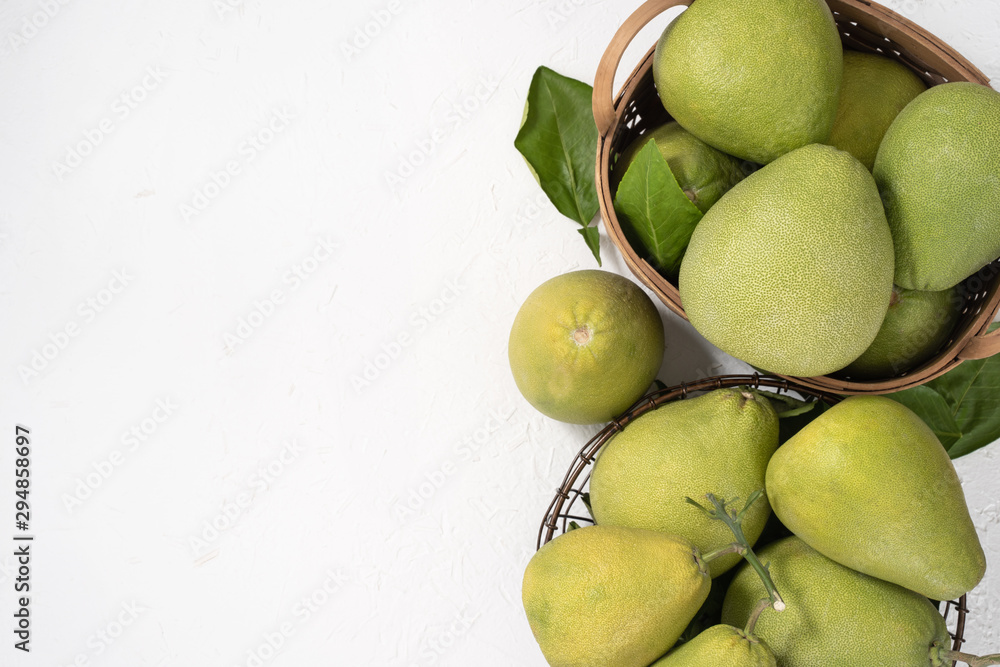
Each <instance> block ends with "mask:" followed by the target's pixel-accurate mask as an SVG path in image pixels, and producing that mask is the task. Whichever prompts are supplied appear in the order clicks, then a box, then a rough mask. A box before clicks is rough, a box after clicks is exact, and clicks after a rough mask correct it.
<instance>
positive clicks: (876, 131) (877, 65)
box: [826, 51, 927, 171]
mask: <svg viewBox="0 0 1000 667" xmlns="http://www.w3.org/2000/svg"><path fill="white" fill-rule="evenodd" d="M925 90H927V84H925V83H924V82H923V80H922V79H921V78H920V77H918V76H917V75H916V74H914V73H913V71H912V70H911V69H910V68H908V67H906V66H905V65H903V64H902V63H899V62H896V61H895V60H891V59H889V58H886V57H885V56H880V55H878V54H875V53H859V52H857V51H844V78H843V81H842V82H841V84H840V103H839V104H838V106H837V118H836V120H835V121H834V123H833V131H832V132H831V133H830V140H829V141H827V142H826V143H828V144H830V145H831V146H833V147H835V148H839V149H840V150H842V151H847V152H848V153H850V154H851V155H853V156H854V157H856V158H857V159H858V161H860V162H861V164H863V165H865V167H867V168H868V170H869V171H870V170H871V169H872V168H873V167H874V166H875V154H876V153H878V147H879V144H880V143H882V137H883V136H885V132H886V130H888V129H889V126H890V125H892V121H893V120H895V118H896V116H898V115H899V112H900V111H902V110H903V108H904V107H905V106H906V105H907V104H909V103H910V101H911V100H912V99H913V98H914V97H916V96H917V95H919V94H920V93H922V92H924V91H925Z"/></svg>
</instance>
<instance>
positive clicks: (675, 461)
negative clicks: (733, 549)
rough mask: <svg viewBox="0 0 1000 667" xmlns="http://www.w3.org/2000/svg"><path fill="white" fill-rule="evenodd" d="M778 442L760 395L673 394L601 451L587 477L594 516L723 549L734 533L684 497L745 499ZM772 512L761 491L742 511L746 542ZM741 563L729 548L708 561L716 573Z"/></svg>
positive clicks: (735, 391) (760, 481)
mask: <svg viewBox="0 0 1000 667" xmlns="http://www.w3.org/2000/svg"><path fill="white" fill-rule="evenodd" d="M777 448H778V416H777V414H776V413H775V411H774V408H773V407H771V404H770V403H769V402H768V400H767V399H766V398H764V397H763V396H761V395H760V394H756V393H753V392H752V391H750V390H747V389H744V388H742V387H740V388H735V387H734V388H731V389H717V390H715V391H713V392H710V393H708V394H704V395H702V396H698V397H697V398H688V399H685V400H682V401H671V402H670V403H667V404H665V405H663V406H661V407H659V408H657V409H656V410H653V411H652V412H647V413H646V414H644V415H642V416H641V417H639V418H638V419H636V420H635V421H633V422H631V423H630V424H629V425H628V426H626V427H625V430H623V431H622V432H621V433H618V434H617V435H615V436H614V438H612V439H611V442H609V443H608V444H607V445H605V446H604V449H603V450H601V454H600V457H599V458H598V459H597V463H596V464H595V466H594V471H593V474H592V475H591V478H590V505H591V509H592V510H593V512H594V519H595V520H596V521H597V523H598V524H604V525H616V526H629V527H633V528H646V529H648V530H659V531H663V532H665V533H670V534H674V535H680V536H681V537H684V538H686V539H688V540H691V542H692V543H694V545H695V546H696V547H698V549H699V550H701V552H702V553H709V552H711V551H714V550H716V549H721V548H723V547H725V546H727V545H729V544H732V542H733V534H732V532H731V531H730V530H729V528H727V527H726V525H725V524H724V523H722V522H721V521H715V520H712V519H710V518H709V517H707V516H705V513H704V512H702V511H701V510H699V509H698V508H697V507H694V506H692V505H690V504H688V502H687V501H686V500H685V498H688V497H690V498H693V499H694V500H696V501H698V502H700V503H701V504H702V505H705V506H709V507H710V506H711V504H710V503H709V502H708V501H707V500H706V499H705V494H708V493H712V494H715V496H716V497H718V498H725V499H726V500H732V499H734V498H737V497H739V498H743V499H746V498H748V497H749V496H750V494H752V493H753V492H754V491H757V490H758V489H763V488H764V473H765V471H766V470H767V462H768V460H769V459H770V458H771V455H772V454H774V450H775V449H777ZM741 507H742V505H741ZM770 515H771V509H770V506H769V505H768V504H767V497H766V496H761V497H760V498H759V499H758V500H757V502H755V503H754V504H753V506H752V507H751V508H750V510H749V511H748V512H747V514H746V516H745V517H744V519H743V532H744V534H745V535H746V538H747V540H748V541H749V543H750V545H751V546H752V545H753V544H754V542H756V541H757V538H758V537H760V534H761V531H763V530H764V524H766V523H767V519H768V517H769V516H770ZM739 562H740V556H739V555H737V554H729V555H726V556H722V557H720V558H717V559H715V560H713V561H712V562H711V563H710V564H709V568H710V570H711V572H712V576H713V577H717V576H719V575H720V574H722V573H723V572H726V571H727V570H729V569H731V568H732V567H733V566H734V565H736V564H737V563H739Z"/></svg>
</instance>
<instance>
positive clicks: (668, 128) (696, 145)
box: [613, 121, 756, 213]
mask: <svg viewBox="0 0 1000 667" xmlns="http://www.w3.org/2000/svg"><path fill="white" fill-rule="evenodd" d="M650 141H652V142H654V143H655V144H656V147H657V148H658V149H659V150H660V154H661V155H663V159H665V160H666V161H667V164H668V165H670V171H671V172H672V173H673V175H674V178H676V179H677V185H679V186H680V187H681V190H683V191H684V194H686V195H687V197H688V199H690V200H691V201H692V203H694V205H695V206H697V207H698V210H700V211H701V212H702V213H704V212H706V211H708V209H710V208H712V205H713V204H715V202H717V201H719V198H720V197H722V195H724V194H726V192H728V191H729V189H730V188H731V187H733V186H734V185H736V184H737V183H739V182H740V181H742V180H743V178H744V177H746V175H747V174H749V173H750V172H751V171H752V170H753V168H754V167H755V166H756V165H753V164H751V163H748V162H746V161H744V160H740V159H738V158H735V157H733V156H732V155H726V154H725V153H723V152H722V151H719V150H716V149H714V148H712V147H711V146H709V145H708V144H706V143H705V142H704V141H702V140H701V139H699V138H698V137H696V136H694V135H693V134H691V133H690V132H688V131H687V130H685V129H684V128H683V127H681V126H680V123H677V122H676V121H672V122H669V123H666V124H665V125H661V126H660V127H658V128H656V129H655V130H653V131H652V132H648V133H646V134H644V135H642V136H641V137H639V138H638V139H636V140H635V141H633V142H632V143H631V144H629V146H628V148H626V149H625V152H623V153H622V154H621V156H620V157H619V158H618V162H617V163H616V164H615V169H614V175H613V178H614V183H615V187H616V188H617V184H618V182H619V181H620V180H621V177H622V176H623V175H624V174H625V172H626V171H627V170H628V166H629V165H630V164H631V163H632V158H634V157H635V156H636V154H637V153H638V152H639V151H640V150H642V147H643V146H645V145H646V144H647V143H648V142H650Z"/></svg>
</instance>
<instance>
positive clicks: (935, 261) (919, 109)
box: [699, 0, 1000, 291]
mask: <svg viewBox="0 0 1000 667" xmlns="http://www.w3.org/2000/svg"><path fill="white" fill-rule="evenodd" d="M699 1H700V0H699ZM872 174H873V175H874V176H875V181H876V182H877V183H878V187H879V192H880V193H881V194H882V199H883V200H884V201H885V212H886V217H887V218H888V220H889V226H890V228H891V229H892V240H893V243H894V245H895V249H896V284H897V285H899V286H900V287H906V288H907V289H917V290H927V291H938V290H944V289H948V288H949V287H953V286H955V285H957V284H958V283H960V282H961V281H962V280H963V279H965V278H966V277H968V276H970V275H972V274H973V273H975V272H976V271H977V270H978V269H980V268H982V267H983V266H985V265H986V264H988V263H990V262H992V261H993V260H994V259H996V258H997V257H998V256H1000V93H998V92H996V91H995V90H993V89H992V88H989V87H987V86H982V85H979V84H977V83H968V82H964V81H963V82H955V83H945V84H942V85H940V86H934V87H933V88H931V89H929V90H928V91H926V92H924V93H921V94H920V95H919V96H917V98H916V99H914V100H913V101H912V102H910V103H909V104H908V105H907V106H906V108H905V109H903V111H902V112H900V114H899V116H897V117H896V120H894V121H893V123H892V125H891V126H890V127H889V131H888V132H886V134H885V138H884V139H883V140H882V145H881V146H879V149H878V155H877V156H876V158H875V168H874V170H873V172H872Z"/></svg>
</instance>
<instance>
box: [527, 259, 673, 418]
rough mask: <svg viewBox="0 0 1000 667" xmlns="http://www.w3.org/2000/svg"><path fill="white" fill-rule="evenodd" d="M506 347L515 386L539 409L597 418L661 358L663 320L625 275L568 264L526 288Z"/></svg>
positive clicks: (644, 384) (630, 396)
mask: <svg viewBox="0 0 1000 667" xmlns="http://www.w3.org/2000/svg"><path fill="white" fill-rule="evenodd" d="M507 352H508V357H509V360H510V370H511V372H512V373H513V374H514V381H515V382H516V383H517V388H518V389H519V390H520V391H521V394H522V395H523V396H524V397H525V398H526V399H527V400H528V402H529V403H531V404H532V405H533V406H534V407H535V408H536V409H537V410H538V411H539V412H541V413H543V414H545V415H547V416H549V417H551V418H553V419H558V420H559V421H564V422H569V423H571V424H597V423H600V422H606V421H610V420H611V419H614V418H615V417H617V416H618V415H619V414H621V413H622V412H624V411H625V410H626V409H628V407H629V406H631V405H632V404H633V403H634V402H635V401H636V400H638V399H639V398H641V397H642V395H643V393H644V392H645V391H646V390H647V389H648V388H649V385H650V384H651V383H652V382H653V379H654V378H655V377H656V373H657V371H659V370H660V363H661V362H662V361H663V322H662V321H660V316H659V314H658V313H657V311H656V306H654V305H653V302H652V301H651V300H650V298H649V297H648V296H646V294H645V292H643V291H642V290H641V289H639V287H638V286H637V285H636V284H635V283H633V282H632V281H630V280H628V279H627V278H623V277H622V276H619V275H618V274H615V273H609V272H607V271H573V272H571V273H566V274H563V275H561V276H556V277H555V278H552V279H551V280H548V281H546V282H544V283H542V284H541V285H539V286H538V288H536V289H535V291H534V292H532V293H531V294H530V295H528V298H527V299H526V300H525V302H524V303H523V304H522V305H521V309H520V310H519V311H518V313H517V316H516V317H515V318H514V325H513V326H512V327H511V330H510V340H509V342H508V347H507Z"/></svg>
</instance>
